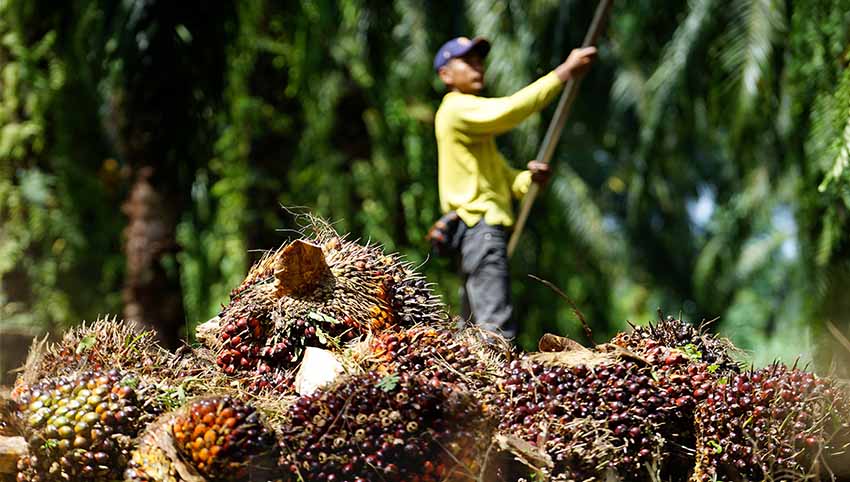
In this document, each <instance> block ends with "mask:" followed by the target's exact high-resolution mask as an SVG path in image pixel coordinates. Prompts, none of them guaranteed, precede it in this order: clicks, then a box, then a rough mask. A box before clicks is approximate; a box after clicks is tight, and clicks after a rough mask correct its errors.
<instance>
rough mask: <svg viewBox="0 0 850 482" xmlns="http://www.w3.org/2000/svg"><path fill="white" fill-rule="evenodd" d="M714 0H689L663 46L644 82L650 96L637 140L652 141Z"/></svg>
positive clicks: (706, 25)
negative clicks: (655, 64) (683, 12)
mask: <svg viewBox="0 0 850 482" xmlns="http://www.w3.org/2000/svg"><path fill="white" fill-rule="evenodd" d="M717 3H718V2H717V1H716V0H691V1H690V2H689V5H690V11H689V12H688V16H687V17H686V18H685V21H684V22H682V24H681V25H680V26H679V27H678V28H677V29H676V31H675V32H674V33H673V38H672V40H671V41H670V43H669V44H667V46H666V47H665V49H664V53H663V55H662V58H661V62H660V63H659V64H658V67H657V68H656V69H655V71H654V72H653V73H652V76H650V78H649V80H648V81H647V85H646V88H647V93H648V95H649V96H650V101H649V103H648V110H647V112H645V114H644V116H643V117H644V127H643V128H642V129H641V135H640V137H641V141H642V143H643V144H644V145H648V144H651V143H652V142H654V140H655V136H656V134H657V131H658V127H659V125H660V123H661V118H662V117H663V115H664V112H665V111H666V109H667V106H668V105H669V103H670V100H671V97H672V95H673V93H674V92H675V91H676V89H677V87H678V86H679V85H680V84H681V82H682V79H683V77H684V74H685V72H686V71H687V69H688V67H689V65H690V63H691V60H692V58H693V55H694V53H695V52H696V51H697V50H698V48H699V46H700V45H701V42H702V41H703V38H704V36H705V35H704V34H705V32H706V31H707V30H708V28H709V26H710V25H711V24H712V21H713V20H714V19H713V16H712V13H713V12H714V7H715V5H716V4H717Z"/></svg>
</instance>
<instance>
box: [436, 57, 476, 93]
mask: <svg viewBox="0 0 850 482" xmlns="http://www.w3.org/2000/svg"><path fill="white" fill-rule="evenodd" d="M440 79H442V80H443V83H445V84H446V85H447V86H448V87H449V88H450V89H452V90H457V91H459V92H462V93H464V94H478V93H479V92H481V90H482V89H484V60H483V59H482V58H481V54H479V53H478V52H475V51H472V52H469V53H468V54H466V55H464V56H463V57H456V58H453V59H451V60H449V62H448V63H447V64H446V65H445V66H444V67H442V68H441V69H440Z"/></svg>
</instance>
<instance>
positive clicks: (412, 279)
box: [198, 225, 447, 390]
mask: <svg viewBox="0 0 850 482" xmlns="http://www.w3.org/2000/svg"><path fill="white" fill-rule="evenodd" d="M314 232H315V234H314V235H313V236H312V237H309V238H305V239H298V240H295V241H293V242H291V243H289V244H287V245H285V246H284V247H282V248H281V249H279V250H277V251H275V252H272V253H269V254H267V255H266V256H265V257H264V258H263V259H262V260H261V261H259V262H258V263H257V264H256V265H254V267H252V269H251V270H250V272H249V273H248V275H247V276H246V278H245V280H244V281H243V282H242V284H241V285H240V286H239V287H237V288H236V289H235V290H233V292H232V293H231V299H230V303H229V304H228V305H227V306H226V307H224V309H223V310H222V311H221V313H220V314H219V316H218V317H217V318H215V319H213V320H211V321H210V322H208V323H206V324H204V325H202V326H201V327H199V330H198V339H200V340H201V341H202V342H203V343H204V344H205V345H207V346H208V347H210V348H213V349H214V350H216V351H217V357H216V363H217V364H218V365H219V366H220V367H221V369H222V370H224V371H225V372H226V373H228V374H231V375H239V376H244V377H247V378H249V379H251V384H252V386H253V387H254V388H258V389H263V388H266V387H273V388H277V389H280V390H286V389H287V388H288V387H289V385H291V382H292V380H293V376H292V369H293V368H295V367H296V366H297V364H298V363H299V362H300V360H301V357H302V355H303V350H304V348H305V347H306V346H317V347H320V348H329V347H330V348H333V347H335V346H337V343H343V342H345V341H348V340H350V339H352V338H356V337H359V336H361V335H364V334H367V333H370V332H373V331H381V330H386V329H390V328H395V327H398V326H409V325H412V324H414V323H415V322H441V321H444V320H445V319H446V318H447V315H446V312H445V309H444V307H443V305H442V304H441V302H440V300H439V298H438V297H437V296H436V295H434V294H433V293H432V292H431V288H430V286H429V285H428V284H427V283H426V282H425V280H424V278H423V277H422V276H421V275H420V274H419V273H417V272H415V271H414V270H413V268H412V267H411V266H410V265H409V264H408V263H404V262H402V261H401V260H400V259H399V258H398V257H397V256H395V255H386V254H384V253H383V252H382V251H381V249H380V248H378V247H376V246H372V245H366V246H364V245H360V244H358V243H355V242H351V241H347V240H345V239H342V238H340V237H339V236H338V235H337V234H336V233H335V232H334V231H333V230H332V229H331V228H330V227H326V226H325V227H323V226H319V225H317V226H315V227H314Z"/></svg>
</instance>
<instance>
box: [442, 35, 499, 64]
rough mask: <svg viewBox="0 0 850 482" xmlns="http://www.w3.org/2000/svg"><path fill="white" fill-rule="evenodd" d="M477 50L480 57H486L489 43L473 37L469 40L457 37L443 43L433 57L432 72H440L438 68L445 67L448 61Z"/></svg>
mask: <svg viewBox="0 0 850 482" xmlns="http://www.w3.org/2000/svg"><path fill="white" fill-rule="evenodd" d="M473 49H477V50H478V52H479V53H480V54H481V57H486V56H487V53H488V52H490V42H488V41H487V39H485V38H484V37H475V38H473V39H469V38H466V37H457V38H453V39H451V40H449V41H448V42H446V43H444V44H443V46H442V47H440V50H439V51H438V52H437V55H436V56H434V70H440V67H442V66H444V65H446V64H447V63H448V62H449V60H451V59H454V58H457V57H463V56H464V55H466V54H468V53H469V52H470V51H471V50H473Z"/></svg>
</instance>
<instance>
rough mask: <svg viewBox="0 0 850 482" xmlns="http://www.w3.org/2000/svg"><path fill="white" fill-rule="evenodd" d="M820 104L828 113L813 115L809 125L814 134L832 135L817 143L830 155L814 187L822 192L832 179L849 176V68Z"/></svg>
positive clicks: (836, 179) (833, 181)
mask: <svg viewBox="0 0 850 482" xmlns="http://www.w3.org/2000/svg"><path fill="white" fill-rule="evenodd" d="M822 108H823V109H829V110H831V111H832V112H831V115H825V116H821V117H818V116H816V115H815V116H814V117H815V120H814V127H813V129H814V130H815V132H816V134H817V135H820V136H822V137H826V138H828V139H829V138H831V139H832V141H831V142H829V141H826V142H823V140H821V142H822V144H821V145H820V146H817V147H820V148H822V149H823V150H824V151H825V152H824V154H826V155H827V156H829V158H831V159H832V162H831V167H829V169H828V170H827V171H826V175H825V176H824V178H823V181H822V182H821V184H820V186H818V191H820V192H826V191H827V189H829V188H830V185H832V184H833V183H839V181H840V180H842V179H843V180H844V182H845V183H846V182H847V181H848V180H850V176H848V173H850V69H848V70H846V71H845V72H844V75H843V76H842V78H841V83H840V84H839V85H838V88H837V89H836V92H835V94H834V95H833V96H831V98H830V99H829V101H828V102H827V103H826V104H825V105H822ZM817 113H818V112H817V111H816V112H815V114H817ZM838 132H841V133H840V134H838ZM824 144H825V145H824ZM813 154H817V153H813Z"/></svg>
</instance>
